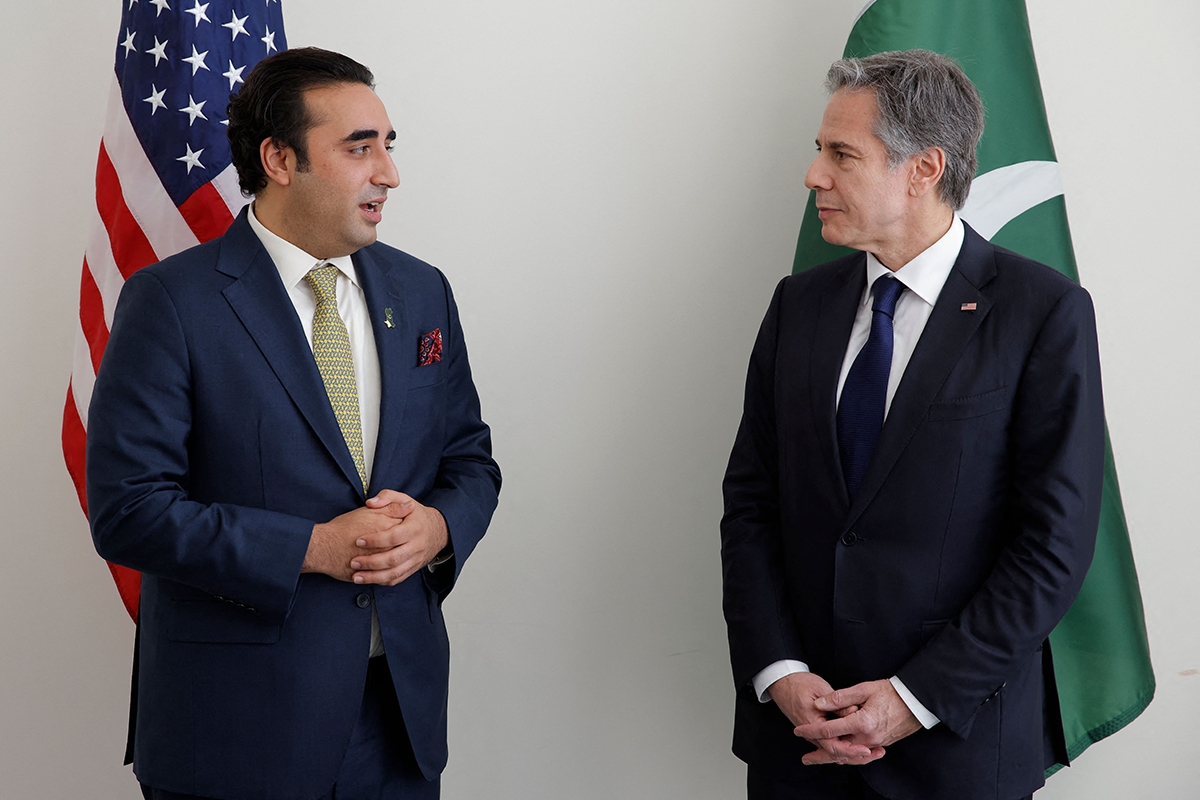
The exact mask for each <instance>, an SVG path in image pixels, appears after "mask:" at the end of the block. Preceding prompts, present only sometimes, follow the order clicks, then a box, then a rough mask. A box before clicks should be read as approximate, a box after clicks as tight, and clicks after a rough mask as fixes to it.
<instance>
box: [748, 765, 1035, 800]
mask: <svg viewBox="0 0 1200 800" xmlns="http://www.w3.org/2000/svg"><path fill="white" fill-rule="evenodd" d="M807 769H810V770H812V775H811V777H810V778H809V779H808V780H805V781H804V782H803V783H790V782H788V781H784V780H781V779H779V778H776V777H775V776H774V775H770V774H768V773H766V772H764V771H762V770H761V769H755V768H754V767H749V768H748V769H747V770H746V797H747V800H887V798H886V797H885V796H884V795H881V794H879V792H876V791H875V790H874V789H872V788H871V787H870V786H868V785H867V782H866V781H865V780H863V778H862V775H861V774H859V771H858V770H857V769H854V768H853V767H839V766H836V765H832V764H829V765H824V766H822V765H818V766H812V767H807ZM1032 799H1033V795H1028V796H1027V797H1023V798H1020V800H1032Z"/></svg>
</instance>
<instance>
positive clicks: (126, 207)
mask: <svg viewBox="0 0 1200 800" xmlns="http://www.w3.org/2000/svg"><path fill="white" fill-rule="evenodd" d="M247 202H248V201H247V200H246V199H245V198H243V197H242V194H241V191H240V190H239V188H238V182H237V172H236V171H235V170H234V168H233V167H232V166H230V167H228V168H226V169H225V170H224V171H222V172H221V173H220V174H219V175H217V176H216V177H215V178H214V179H213V180H212V181H211V182H209V183H207V184H205V185H204V186H202V187H200V188H199V189H197V190H196V191H195V192H194V193H193V194H192V196H191V197H189V198H188V199H187V200H186V201H184V203H183V204H182V205H180V206H179V207H176V206H175V204H174V203H173V202H172V201H171V198H170V197H169V196H168V194H167V191H166V189H164V188H163V186H162V183H161V182H159V180H158V175H157V174H156V173H155V171H154V167H153V166H152V165H151V163H150V160H149V159H148V158H147V157H146V154H145V152H144V151H143V150H142V146H141V144H140V143H139V141H138V138H137V136H136V135H135V134H134V131H133V126H132V125H131V124H130V122H129V117H128V116H127V115H126V113H125V107H124V105H123V103H122V102H121V90H120V86H119V85H118V83H117V79H116V76H115V75H114V76H113V80H112V84H111V86H110V88H109V95H108V115H107V119H106V121H105V125H104V136H103V138H102V139H101V142H100V155H99V157H98V159H97V163H96V204H95V206H94V207H93V208H92V209H91V219H90V220H89V226H90V230H91V233H90V235H89V236H88V242H87V249H86V251H85V253H84V259H83V276H82V282H81V285H80V290H79V327H78V328H77V329H76V336H75V353H74V358H73V362H72V366H71V383H70V385H69V386H68V388H67V402H66V408H65V409H64V411H63V430H62V437H63V457H64V458H65V459H66V462H67V471H68V472H70V474H71V479H72V480H73V481H74V483H75V490H76V492H77V493H78V495H79V503H80V506H81V507H82V508H83V513H84V514H85V515H86V514H87V494H86V490H85V484H84V452H85V446H86V439H87V412H88V403H89V402H90V401H91V398H92V386H93V385H94V384H95V382H96V371H97V370H98V369H99V367H100V359H101V357H102V356H103V355H104V347H105V345H106V344H107V343H108V332H109V330H110V328H111V327H112V320H113V312H114V311H115V310H116V306H117V297H118V296H119V295H120V293H121V287H122V286H124V285H125V279H126V278H128V277H129V276H130V275H132V274H133V273H134V272H136V271H137V270H139V269H141V268H142V267H144V266H147V265H149V264H153V263H155V262H156V261H161V260H162V259H164V258H166V257H167V256H170V255H174V254H175V253H178V252H180V251H182V250H186V249H187V248H189V247H192V246H194V245H196V244H199V243H200V242H206V241H208V240H210V239H214V238H216V237H217V236H220V235H221V234H223V233H224V232H225V230H226V229H227V228H228V227H229V225H230V223H232V222H233V218H234V217H235V216H237V214H238V212H239V211H241V209H242V206H244V205H245V204H246V203H247ZM109 568H110V569H111V570H112V572H113V579H114V580H115V581H116V583H117V589H118V591H119V592H120V593H121V599H122V601H124V603H125V608H126V609H127V610H128V611H129V615H130V616H131V617H133V618H134V619H135V620H136V619H137V600H138V591H139V586H140V576H139V574H138V573H137V572H134V571H133V570H129V569H126V568H125V567H120V566H117V565H115V564H109Z"/></svg>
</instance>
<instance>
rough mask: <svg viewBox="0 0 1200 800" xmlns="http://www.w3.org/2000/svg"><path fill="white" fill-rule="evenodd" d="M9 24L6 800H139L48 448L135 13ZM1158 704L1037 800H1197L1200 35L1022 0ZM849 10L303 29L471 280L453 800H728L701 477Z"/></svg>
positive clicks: (603, 10)
mask: <svg viewBox="0 0 1200 800" xmlns="http://www.w3.org/2000/svg"><path fill="white" fill-rule="evenodd" d="M11 5H13V6H15V7H14V8H11V9H7V10H6V24H5V25H4V26H3V30H2V31H0V65H2V66H3V67H4V76H5V78H4V84H3V87H2V88H0V100H2V102H0V108H3V109H4V110H5V119H4V125H3V126H2V128H0V175H2V176H3V181H4V191H3V192H2V193H0V204H2V205H0V241H2V242H3V244H4V248H3V251H2V253H0V277H2V278H3V282H2V284H0V285H2V286H3V289H2V290H0V292H2V293H0V298H2V299H0V304H2V307H3V309H4V313H2V314H0V342H2V343H3V344H2V345H0V376H2V377H0V387H2V388H0V392H2V395H0V397H2V398H3V405H2V406H0V519H2V520H3V523H2V529H0V530H2V532H0V562H2V563H3V564H4V565H5V567H6V573H7V574H6V579H5V580H4V582H3V584H2V585H0V607H2V608H3V614H2V616H0V642H2V644H0V797H3V798H6V799H7V798H12V800H42V799H43V798H49V799H51V800H57V799H58V798H96V799H97V800H117V799H118V798H134V797H137V796H139V795H138V792H137V788H136V783H135V781H134V779H133V777H132V775H131V773H130V772H129V770H128V768H125V767H122V766H121V763H120V762H121V756H122V753H123V748H124V741H125V723H126V708H127V705H126V704H127V697H128V687H129V667H130V658H131V652H132V650H131V645H132V634H133V626H132V624H131V623H130V621H129V620H128V618H127V617H126V616H125V613H124V611H123V609H122V607H121V604H120V602H119V601H118V598H117V595H116V592H115V590H114V589H113V587H112V585H111V581H110V580H109V577H108V574H107V570H106V569H105V568H104V566H103V564H102V563H101V562H100V560H99V559H98V558H97V557H96V555H95V552H94V551H93V549H92V545H91V540H90V537H89V536H88V533H87V528H86V524H85V522H84V520H83V517H82V515H81V514H80V511H79V508H78V505H77V502H76V499H75V496H74V491H73V489H72V487H71V484H70V481H69V479H68V477H67V474H66V470H65V468H64V467H63V462H62V457H61V453H60V445H59V426H60V422H61V415H62V405H63V399H64V392H65V390H66V385H67V378H68V373H69V370H70V359H71V352H72V343H73V338H72V337H73V331H74V329H75V323H74V322H73V317H74V316H75V314H76V312H77V303H78V296H79V276H80V267H81V264H82V258H83V249H84V243H85V239H86V236H87V231H86V227H85V225H86V222H85V221H86V220H87V219H88V213H87V207H88V203H89V202H90V193H91V191H92V182H93V176H94V171H95V163H96V152H97V148H98V144H99V138H100V133H101V129H102V124H103V118H104V101H105V97H106V94H107V90H108V85H109V81H110V78H111V64H112V56H113V52H114V46H115V42H116V36H117V27H118V22H119V6H120V3H119V2H117V0H111V1H110V2H83V1H82V0H63V2H58V3H20V4H15V3H14V4H11ZM1029 5H1030V8H1029V11H1030V17H1031V22H1032V26H1033V35H1034V43H1035V47H1036V50H1037V55H1038V58H1039V63H1040V67H1041V74H1042V85H1043V89H1044V92H1045V95H1046V104H1047V107H1048V112H1049V117H1050V124H1051V128H1052V130H1053V133H1054V137H1055V143H1056V145H1057V148H1058V154H1059V161H1060V162H1061V165H1062V173H1063V181H1064V184H1065V186H1066V192H1067V208H1068V213H1069V215H1070V220H1071V224H1072V228H1073V234H1074V241H1075V248H1076V253H1077V255H1078V260H1079V270H1080V274H1081V276H1082V279H1083V282H1084V285H1085V286H1087V287H1088V288H1089V289H1090V290H1091V292H1092V294H1093V296H1094V297H1095V301H1096V307H1097V312H1098V315H1099V326H1100V340H1101V354H1102V358H1103V366H1104V370H1105V391H1106V401H1107V409H1108V422H1109V426H1110V430H1111V434H1112V441H1113V446H1114V450H1115V452H1116V458H1117V467H1118V470H1119V473H1120V478H1121V484H1122V489H1123V497H1124V501H1125V509H1126V512H1127V515H1128V519H1129V525H1130V529H1131V531H1132V539H1133V550H1134V554H1135V556H1136V559H1137V565H1138V569H1139V572H1140V575H1141V583H1142V592H1143V596H1144V599H1145V603H1146V611H1147V618H1148V623H1149V628H1150V635H1151V647H1152V652H1153V657H1154V664H1155V667H1156V673H1157V676H1158V684H1159V688H1158V696H1157V699H1156V700H1155V701H1154V703H1153V704H1152V705H1151V706H1150V708H1149V710H1148V711H1147V712H1146V713H1145V714H1143V715H1142V717H1141V718H1139V719H1138V720H1136V721H1135V722H1134V723H1133V724H1131V725H1130V726H1129V727H1128V728H1127V729H1125V730H1124V731H1123V732H1121V733H1120V734H1118V735H1117V736H1115V737H1113V738H1111V739H1109V740H1106V741H1105V742H1102V743H1100V744H1099V745H1096V746H1094V747H1093V748H1092V749H1091V750H1089V751H1088V752H1086V753H1085V754H1084V755H1083V756H1082V757H1081V758H1079V759H1078V760H1077V762H1076V765H1075V766H1074V767H1072V768H1071V769H1070V770H1066V771H1064V772H1063V773H1060V774H1059V775H1057V776H1055V777H1054V778H1052V779H1051V781H1050V784H1049V786H1048V787H1047V788H1046V789H1045V790H1043V791H1042V792H1040V793H1039V794H1038V795H1037V797H1038V798H1039V800H1065V799H1067V798H1071V799H1072V800H1084V799H1085V798H1086V800H1105V799H1106V798H1156V799H1157V798H1163V799H1165V800H1185V799H1186V798H1192V797H1196V796H1197V793H1198V792H1200V739H1198V737H1197V735H1196V733H1195V719H1196V717H1197V715H1198V714H1200V675H1197V674H1196V671H1197V669H1200V626H1197V624H1196V618H1197V609H1198V608H1200V602H1198V600H1197V594H1196V591H1195V572H1196V567H1197V564H1200V545H1198V544H1197V530H1196V528H1197V526H1196V524H1195V519H1196V515H1195V514H1194V513H1192V511H1191V505H1192V503H1193V502H1194V499H1195V495H1196V489H1195V485H1196V483H1197V479H1198V478H1200V469H1198V468H1197V466H1196V463H1195V459H1194V458H1193V457H1192V454H1193V453H1194V452H1195V451H1196V450H1197V449H1200V424H1198V422H1197V419H1198V417H1197V414H1196V407H1197V400H1196V396H1197V392H1198V390H1200V360H1198V359H1197V358H1196V356H1195V355H1194V354H1193V351H1192V349H1191V348H1190V347H1189V345H1188V342H1189V339H1190V338H1191V333H1192V330H1193V327H1194V326H1193V323H1192V321H1191V316H1192V315H1193V311H1192V308H1191V300H1190V298H1191V297H1192V296H1194V295H1195V294H1196V293H1197V292H1198V291H1200V277H1198V275H1197V271H1196V260H1195V255H1194V250H1195V240H1196V230H1197V226H1198V225H1200V202H1198V201H1197V198H1196V187H1197V184H1198V183H1200V156H1198V149H1197V145H1196V141H1195V131H1196V130H1198V129H1200V104H1198V103H1197V101H1196V98H1197V91H1200V89H1198V87H1200V67H1198V66H1197V64H1198V61H1197V56H1198V55H1200V7H1198V6H1197V5H1196V4H1194V3H1192V2H1190V0H1142V1H1141V2H1138V3H1116V2H1110V3H1099V4H1098V3H1095V2H1085V0H1059V1H1058V2H1050V0H1030V3H1029ZM858 6H859V0H604V2H600V0H572V2H553V1H552V0H524V1H523V2H511V1H506V0H440V2H406V1H404V0H395V2H387V3H384V2H371V1H370V0H367V2H361V3H340V2H339V3H334V2H322V0H287V2H285V4H284V13H285V18H286V21H287V34H288V41H289V43H290V44H292V45H293V46H297V45H309V44H313V45H320V46H323V47H327V48H332V49H337V50H341V51H344V52H346V53H348V54H350V55H352V56H354V57H355V58H357V59H359V60H361V61H363V62H364V63H366V64H367V65H369V66H370V67H372V68H373V69H374V70H375V73H376V76H377V78H378V84H379V85H378V91H379V94H380V96H381V97H382V98H383V100H384V102H385V104H386V105H387V107H388V110H389V112H390V115H391V118H392V121H393V123H394V124H395V126H396V128H397V131H398V133H399V137H398V140H397V143H396V145H397V146H396V161H397V165H398V167H399V171H400V176H401V187H400V189H399V190H397V191H395V192H393V199H392V201H391V202H389V203H388V207H387V215H386V216H387V218H386V220H385V222H384V224H383V226H382V227H381V229H380V232H381V238H383V239H384V240H385V241H388V242H389V243H391V244H394V245H397V246H399V247H401V248H403V249H405V250H408V251H410V252H412V253H414V254H415V255H417V256H419V257H421V258H423V259H425V260H427V261H430V262H432V263H434V264H436V265H438V266H440V267H441V268H442V269H443V270H444V271H445V272H446V273H447V274H448V275H449V276H450V279H451V281H452V282H453V284H454V286H455V290H456V293H457V297H458V302H459V305H460V308H461V311H462V318H463V322H464V326H465V328H466V334H467V341H468V344H469V346H470V348H471V358H472V363H473V367H474V370H475V377H476V382H477V384H478V386H479V391H480V394H481V396H482V400H483V409H484V417H485V419H486V420H487V421H488V422H489V423H490V424H491V425H492V429H493V436H494V441H495V449H496V456H497V459H498V460H499V462H500V464H501V467H502V469H503V471H504V475H505V484H504V489H503V492H502V494H501V500H500V508H499V510H498V512H497V514H496V517H495V520H494V522H493V524H492V527H491V531H490V533H489V534H488V536H487V537H486V538H485V539H484V541H483V543H482V544H481V546H480V547H479V549H478V550H477V551H476V553H475V555H474V557H473V558H472V560H471V561H470V562H469V563H468V565H467V567H466V569H465V572H464V574H463V577H462V581H461V583H460V584H459V587H458V589H457V590H456V592H455V594H454V595H453V596H452V597H451V599H450V600H449V601H448V602H447V605H446V614H447V618H448V620H449V625H450V633H451V640H452V644H453V667H452V679H451V692H452V697H451V732H450V746H451V761H450V766H449V769H448V771H447V773H446V775H445V778H444V782H443V786H444V791H443V796H444V797H446V798H447V800H465V799H470V800H475V799H476V798H482V799H490V798H514V799H515V798H522V799H525V798H533V799H535V800H543V799H545V800H549V799H550V798H584V799H586V800H609V799H610V798H631V799H632V798H646V799H647V800H657V799H658V798H664V799H673V798H697V799H698V800H718V799H719V798H736V797H739V796H743V789H742V786H743V782H744V771H743V768H742V765H741V763H740V762H739V761H737V760H736V759H735V758H734V757H733V756H732V755H731V754H730V753H729V742H730V736H731V732H732V712H733V687H732V681H731V678H730V676H729V669H728V661H727V654H726V650H725V632H724V624H723V621H722V618H721V608H720V593H721V586H720V560H719V553H718V534H717V523H718V520H719V518H720V513H721V499H720V480H721V475H722V473H723V470H724V465H725V460H726V458H727V456H728V451H729V447H730V445H731V443H732V440H733V435H734V431H735V429H736V426H737V421H738V416H739V408H740V393H741V384H742V381H743V377H744V370H745V365H746V361H747V358H748V356H749V352H750V347H751V344H752V341H753V336H754V333H755V331H756V330H757V326H758V323H759V321H760V319H761V315H762V313H763V312H764V310H765V308H766V305H767V302H768V300H769V298H770V293H771V288H772V286H773V285H774V283H775V282H776V281H777V280H778V279H779V277H781V276H782V275H784V274H785V273H786V272H788V270H789V269H790V265H791V259H792V254H793V249H794V245H795V237H796V232H797V229H798V226H799V220H800V216H801V210H802V207H803V203H804V201H805V199H806V192H805V190H804V188H803V186H802V180H803V174H804V170H805V168H806V166H807V164H808V161H809V159H810V157H811V150H812V145H811V141H812V138H813V135H814V134H815V131H816V128H817V125H818V123H819V120H820V116H821V111H822V108H823V106H824V97H823V95H822V92H821V89H820V82H821V79H822V76H823V75H824V71H825V68H826V67H827V66H828V64H829V62H830V61H832V60H833V59H835V58H837V57H838V56H839V55H840V54H841V50H842V46H843V45H844V43H845V39H846V34H847V33H848V31H849V27H850V24H851V21H852V19H853V18H854V15H855V13H856V12H857V10H858Z"/></svg>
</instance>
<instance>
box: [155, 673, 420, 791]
mask: <svg viewBox="0 0 1200 800" xmlns="http://www.w3.org/2000/svg"><path fill="white" fill-rule="evenodd" d="M141 786H142V796H143V797H145V798H146V800H214V799H213V798H207V797H201V796H200V795H192V794H177V793H175V792H168V791H166V790H164V789H156V788H154V787H151V786H146V785H145V784H141ZM440 793H441V779H440V778H439V779H435V780H432V781H427V780H425V776H424V775H422V774H421V770H420V769H419V768H418V767H417V762H416V759H415V758H414V757H413V752H412V745H411V744H410V743H409V740H408V734H407V732H406V731H405V729H404V720H403V719H402V718H401V716H400V704H399V703H398V702H397V701H396V689H395V687H394V686H392V676H391V674H390V673H389V672H388V667H387V656H380V657H378V658H372V659H371V663H370V666H369V667H368V668H367V686H366V689H365V690H364V691H363V702H362V706H361V707H360V708H359V711H358V720H357V721H356V722H355V723H354V732H353V733H352V734H351V735H350V745H349V747H347V748H346V758H345V759H344V760H343V761H342V767H341V770H340V771H339V772H338V776H337V780H336V781H335V782H334V785H333V787H332V788H331V789H330V790H329V791H328V792H327V793H325V794H323V795H321V797H320V798H319V799H318V800H437V798H438V797H439V795H440Z"/></svg>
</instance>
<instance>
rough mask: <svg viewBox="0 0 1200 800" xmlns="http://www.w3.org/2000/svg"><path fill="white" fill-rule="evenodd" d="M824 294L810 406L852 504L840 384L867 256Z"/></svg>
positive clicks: (829, 465) (831, 470)
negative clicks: (840, 428) (842, 450)
mask: <svg viewBox="0 0 1200 800" xmlns="http://www.w3.org/2000/svg"><path fill="white" fill-rule="evenodd" d="M830 283H831V285H830V286H829V287H828V288H827V289H826V290H825V292H824V293H823V294H822V295H821V307H820V310H819V311H818V313H817V325H816V332H815V336H814V346H813V357H812V361H811V370H812V374H811V375H810V376H809V382H808V385H809V388H810V391H811V396H810V397H809V407H810V408H811V409H812V413H813V417H814V425H815V429H816V430H817V431H819V432H820V436H819V439H820V442H821V455H822V456H823V457H824V459H825V464H826V469H827V470H828V474H829V475H830V476H831V480H830V483H832V484H833V485H834V486H836V487H837V491H838V493H839V497H840V499H841V502H842V503H844V504H846V505H849V502H850V496H849V493H848V492H847V491H846V481H845V480H844V479H843V478H842V459H841V457H840V456H839V454H838V441H837V384H838V378H839V377H840V376H841V372H842V360H843V359H844V358H845V355H846V346H847V345H848V343H849V342H850V331H851V330H852V329H853V328H854V317H855V314H857V313H858V304H859V302H860V301H861V300H862V293H863V289H864V288H865V287H866V285H867V257H866V255H865V254H863V255H861V256H859V257H858V258H855V259H854V260H853V261H852V262H851V264H850V266H849V267H848V268H846V269H843V270H840V271H839V272H838V274H837V275H836V277H834V279H833V280H832V281H831V282H830Z"/></svg>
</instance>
